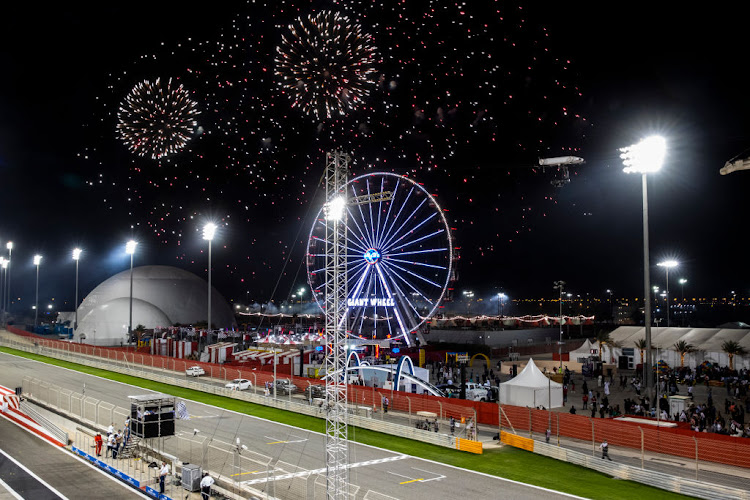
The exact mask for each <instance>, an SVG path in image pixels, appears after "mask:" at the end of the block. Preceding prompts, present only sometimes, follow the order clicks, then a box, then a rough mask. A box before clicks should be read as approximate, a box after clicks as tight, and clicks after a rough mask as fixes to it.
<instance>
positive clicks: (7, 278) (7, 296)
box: [5, 241, 13, 325]
mask: <svg viewBox="0 0 750 500" xmlns="http://www.w3.org/2000/svg"><path fill="white" fill-rule="evenodd" d="M5 248H7V249H8V260H7V262H8V269H6V270H5V286H6V288H7V291H6V292H5V312H6V314H7V315H8V316H10V302H11V300H10V260H11V257H12V256H13V242H12V241H9V242H8V243H6V245H5ZM5 324H6V325H7V324H8V321H7V319H6V321H5Z"/></svg>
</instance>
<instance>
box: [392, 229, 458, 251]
mask: <svg viewBox="0 0 750 500" xmlns="http://www.w3.org/2000/svg"><path fill="white" fill-rule="evenodd" d="M443 232H445V229H438V230H437V231H434V232H432V233H430V234H426V235H424V236H420V237H419V238H417V239H414V240H411V241H407V242H406V243H404V244H403V245H399V246H397V247H394V248H389V249H388V251H389V252H395V251H396V250H400V249H401V248H406V247H408V246H409V245H413V244H414V243H419V242H420V241H424V240H426V239H428V238H432V237H433V236H436V235H438V234H442V233H443ZM394 243H398V242H394ZM384 251H385V250H384Z"/></svg>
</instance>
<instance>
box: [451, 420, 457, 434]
mask: <svg viewBox="0 0 750 500" xmlns="http://www.w3.org/2000/svg"><path fill="white" fill-rule="evenodd" d="M454 432H456V419H455V418H453V417H451V436H452V435H453V433H454Z"/></svg>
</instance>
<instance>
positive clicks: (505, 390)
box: [499, 359, 563, 408]
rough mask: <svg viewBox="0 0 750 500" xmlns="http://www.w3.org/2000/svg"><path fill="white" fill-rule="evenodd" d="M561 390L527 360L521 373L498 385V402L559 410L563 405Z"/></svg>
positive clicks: (559, 386)
mask: <svg viewBox="0 0 750 500" xmlns="http://www.w3.org/2000/svg"><path fill="white" fill-rule="evenodd" d="M562 388H563V386H562V384H559V383H557V382H554V381H552V380H550V379H549V378H547V376H546V375H544V374H543V373H542V372H541V371H540V370H539V368H538V367H537V366H536V364H534V360H533V359H529V362H528V364H527V365H526V367H525V368H524V369H523V370H522V371H521V373H519V374H518V375H517V376H516V377H514V378H512V379H510V380H509V381H507V382H503V383H502V384H500V387H499V394H500V402H501V403H502V404H504V405H513V406H530V407H534V408H536V407H538V406H544V407H545V408H559V407H560V406H562V405H563V404H562V400H563V394H562ZM550 400H551V401H550Z"/></svg>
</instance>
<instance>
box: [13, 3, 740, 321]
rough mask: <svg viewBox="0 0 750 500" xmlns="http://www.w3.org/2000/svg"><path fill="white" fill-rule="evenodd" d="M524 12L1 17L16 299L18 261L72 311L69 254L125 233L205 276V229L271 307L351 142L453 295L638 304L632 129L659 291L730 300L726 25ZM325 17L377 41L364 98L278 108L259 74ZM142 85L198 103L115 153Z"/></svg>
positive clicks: (115, 263) (733, 179)
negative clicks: (563, 159)
mask: <svg viewBox="0 0 750 500" xmlns="http://www.w3.org/2000/svg"><path fill="white" fill-rule="evenodd" d="M538 3H539V2H523V3H520V4H519V3H511V2H494V1H471V2H468V1H467V2H456V3H454V2H448V1H432V2H428V1H424V2H416V1H415V2H412V1H409V2H406V1H377V2H375V1H369V2H368V1H359V2H342V3H341V4H340V5H337V3H336V2H315V1H314V2H304V1H298V2H292V1H284V2H281V1H268V2H267V4H264V2H249V3H247V4H246V5H241V4H239V3H235V2H226V5H217V4H204V5H202V6H201V7H200V8H186V7H185V4H184V3H173V2H172V3H168V2H156V3H154V2H129V3H128V4H127V6H118V5H100V6H97V7H96V8H94V9H91V8H86V7H83V6H71V5H62V4H60V5H54V6H51V7H44V8H39V7H38V6H36V5H31V4H23V5H22V3H19V2H16V3H13V4H12V5H9V6H6V8H5V9H6V13H5V15H4V16H3V25H2V29H0V33H1V34H0V36H1V37H2V44H1V47H2V48H1V49H0V50H1V51H2V59H0V61H2V70H3V71H2V78H0V137H2V140H0V179H1V182H2V184H0V185H1V186H2V188H1V191H0V193H1V195H0V243H2V245H3V248H4V245H5V242H6V241H8V240H9V239H11V240H13V241H14V245H15V246H14V251H13V258H14V259H13V275H12V285H13V296H14V297H17V296H20V297H21V299H22V301H23V302H25V303H27V304H31V303H33V294H34V282H33V279H34V268H33V265H32V257H33V255H34V254H35V253H40V254H42V255H43V256H44V261H43V264H42V269H41V272H40V274H41V278H40V291H39V293H40V303H43V302H45V301H47V300H49V299H50V298H51V297H55V299H56V301H57V302H58V303H60V302H63V301H68V302H72V300H73V293H74V282H73V280H74V269H75V267H74V264H73V261H72V259H71V257H70V252H71V250H72V249H73V248H74V247H75V246H80V247H82V248H83V249H84V255H83V257H82V260H81V264H80V265H81V268H80V269H81V274H80V279H81V291H82V293H83V294H84V295H85V294H86V293H87V292H88V291H90V290H91V289H92V288H93V287H95V286H96V285H97V284H98V283H100V282H101V281H102V280H103V279H106V278H107V277H108V276H111V275H112V274H114V273H116V272H119V271H122V270H124V269H127V267H128V265H129V261H128V259H127V256H126V255H125V253H124V243H125V241H126V240H127V239H130V238H131V237H133V238H135V239H137V240H138V241H139V247H138V251H137V253H136V257H135V263H136V265H146V264H166V265H175V266H178V267H181V268H185V269H187V270H190V271H192V272H195V273H196V274H198V275H201V276H205V270H206V260H207V257H206V251H205V249H206V245H205V242H204V241H202V240H201V237H200V230H201V228H202V226H203V224H204V222H205V221H207V219H209V218H210V219H212V220H214V221H216V222H217V223H219V224H220V225H221V227H220V229H219V233H218V236H217V239H216V240H215V241H214V246H213V267H214V274H213V282H214V285H215V287H216V288H217V289H218V290H219V291H220V292H221V293H222V294H223V295H224V296H225V297H226V298H228V299H230V300H237V301H240V302H244V301H245V299H246V298H249V299H250V300H252V301H266V300H268V299H270V298H273V299H275V300H283V299H285V298H287V297H289V295H290V294H291V293H293V291H295V290H296V289H297V288H298V287H299V285H301V284H303V283H304V282H305V274H306V270H305V267H304V259H303V257H304V252H305V247H306V244H307V235H308V233H309V231H310V227H311V224H312V220H313V217H314V215H315V214H316V213H317V211H318V209H319V208H320V206H321V204H322V192H321V189H319V187H318V186H319V179H320V176H321V174H322V171H323V166H324V159H323V158H324V153H325V152H326V151H328V150H330V149H332V148H334V147H341V148H343V149H345V150H347V151H349V152H350V153H351V154H352V157H353V159H354V164H353V166H352V175H358V174H363V173H368V172H377V171H388V172H395V173H398V174H404V175H408V176H409V177H410V178H412V179H414V180H416V181H417V182H420V183H423V184H424V186H425V188H426V189H427V190H428V191H429V192H430V193H433V194H434V195H435V196H436V198H437V200H438V202H439V203H440V204H441V206H442V207H443V208H444V209H447V210H448V212H447V216H448V218H449V222H450V224H451V226H453V227H455V228H456V230H455V233H454V237H455V244H456V246H458V247H460V248H461V250H460V255H461V258H460V261H459V262H458V268H457V269H458V277H459V280H458V282H457V283H456V284H455V288H456V291H457V294H458V293H460V291H462V290H466V289H471V290H474V291H476V292H478V293H480V294H487V295H490V294H492V293H493V292H494V293H496V292H497V291H498V290H499V289H500V287H502V289H503V290H504V291H505V292H506V293H507V294H508V295H509V296H510V297H530V296H534V297H542V296H546V297H552V296H553V295H554V294H555V291H554V290H553V289H552V282H553V281H555V280H560V279H562V280H565V281H566V282H567V283H568V287H569V289H570V291H572V292H574V293H579V294H583V293H590V294H592V295H599V296H604V291H605V290H606V289H613V290H614V291H615V294H616V295H619V296H636V295H639V294H640V293H642V253H641V252H642V250H641V245H642V240H641V231H642V226H641V180H640V176H634V175H627V174H624V173H623V172H622V164H621V161H620V159H619V157H618V151H617V148H619V147H622V146H626V145H629V144H632V143H634V142H637V141H638V140H639V139H640V138H642V137H645V136H646V135H650V134H652V133H660V134H662V135H664V136H665V137H666V138H667V140H668V147H669V152H668V155H667V160H666V163H665V167H664V168H663V169H662V171H661V172H659V173H658V174H656V175H653V176H652V177H651V180H650V184H649V202H650V217H651V233H650V234H651V255H652V260H653V262H654V263H655V262H657V261H658V260H661V259H663V258H667V257H670V258H675V259H677V260H679V261H680V262H681V267H680V268H679V270H676V271H674V273H673V274H671V275H670V281H671V279H672V278H673V277H674V279H675V281H674V282H672V286H673V287H674V288H673V289H675V288H676V284H675V283H676V279H677V278H679V277H685V278H687V279H688V280H689V281H688V283H689V284H688V286H687V288H686V291H685V293H686V295H698V296H712V295H713V296H716V295H719V296H720V295H725V294H729V293H730V291H731V290H737V291H738V293H739V294H741V295H742V294H747V293H748V292H750V290H749V289H748V282H749V278H750V271H749V269H750V266H748V263H747V262H746V260H747V259H746V257H743V255H746V254H747V251H746V250H745V249H746V248H747V244H748V238H747V224H746V223H745V222H744V221H745V217H746V214H747V206H748V205H747V201H746V195H745V194H746V193H747V192H748V190H749V189H750V172H748V171H745V172H735V173H733V174H730V175H729V176H726V177H724V176H720V175H719V169H720V168H721V167H722V166H723V164H724V162H726V161H727V160H729V159H732V158H733V157H735V156H737V155H741V154H743V153H744V155H745V156H747V155H750V151H749V148H750V120H748V119H747V116H748V112H750V98H748V92H747V86H746V82H745V81H744V78H743V75H744V64H743V63H744V60H743V59H742V57H743V55H744V54H745V53H746V51H747V48H748V45H749V44H748V42H747V39H746V36H745V34H744V29H743V28H744V27H743V25H742V21H741V19H742V16H740V15H738V13H737V12H732V11H731V10H730V9H728V8H727V10H724V11H721V10H718V11H717V10H708V9H707V7H706V6H703V10H700V11H698V10H694V9H693V10H690V9H688V8H687V7H686V6H685V5H684V4H674V5H672V6H670V5H667V4H663V5H662V4H659V3H656V4H654V3H653V2H650V3H647V2H635V3H633V2H631V3H629V4H627V6H624V5H623V6H622V8H623V9H624V8H627V10H622V11H619V10H618V11H615V9H613V7H612V5H608V4H601V3H599V2H588V1H587V2H575V3H574V4H569V5H566V6H565V7H563V5H562V3H560V2H554V3H550V5H544V6H539V5H537V4H538ZM712 8H714V6H712ZM324 10H329V11H337V12H340V13H341V14H342V15H344V16H347V17H348V18H349V19H350V20H352V21H353V22H356V23H358V24H359V25H360V27H361V30H362V32H364V33H366V34H368V35H371V36H372V40H373V44H374V46H375V47H376V56H375V61H374V63H373V67H374V69H375V71H374V72H373V73H372V75H371V78H372V82H371V85H370V87H369V91H368V92H369V95H367V96H366V97H364V98H363V99H362V102H361V104H360V105H358V106H357V107H356V109H354V110H353V111H351V112H349V113H347V115H346V116H344V117H341V118H335V119H326V118H323V119H319V118H316V117H315V116H310V115H308V114H305V113H304V112H303V111H302V110H300V109H299V107H292V100H291V99H290V95H289V94H290V91H289V89H284V88H283V87H282V86H281V85H280V80H281V78H280V76H279V75H276V74H275V73H274V70H275V66H276V65H275V62H274V59H275V58H276V47H277V46H278V45H279V44H280V43H281V41H282V35H288V33H289V29H288V25H289V24H290V23H293V22H295V20H297V19H298V18H299V17H301V16H302V17H307V16H308V15H311V14H312V15H314V14H316V13H318V12H321V11H324ZM157 77H160V78H161V79H162V80H164V81H166V80H168V79H169V78H172V79H173V80H174V81H175V82H178V83H181V84H183V85H184V87H185V89H187V90H188V91H189V92H190V93H191V96H192V98H193V99H194V100H195V101H196V102H197V104H198V108H199V110H200V114H199V115H198V117H197V123H198V128H197V130H196V132H195V134H194V136H193V137H192V138H191V139H190V140H189V141H188V143H187V145H186V146H185V148H184V149H183V150H182V151H180V152H178V153H176V154H172V155H169V156H167V157H165V158H162V159H160V160H153V159H151V158H142V157H138V156H136V155H133V154H132V153H131V152H129V151H128V148H127V147H126V146H125V145H124V144H123V142H122V141H121V140H120V138H119V137H118V135H117V134H116V124H117V116H116V115H117V109H118V107H119V106H120V103H121V102H122V101H123V100H124V98H125V96H126V95H127V94H128V92H130V90H131V89H132V88H133V87H134V86H135V85H136V84H137V83H139V82H140V81H142V80H144V79H150V80H152V81H153V80H155V79H156V78H157ZM569 154H571V155H575V156H580V157H583V158H585V159H586V163H585V164H584V165H581V166H577V167H576V168H574V169H572V170H571V179H572V180H571V182H570V184H568V185H566V186H565V187H563V188H556V187H554V186H552V185H551V183H550V181H552V180H553V179H554V178H555V177H556V176H559V173H557V172H554V171H551V170H547V171H545V172H543V171H542V170H541V169H539V168H531V167H533V166H534V165H535V164H536V162H537V159H538V158H540V157H550V156H562V155H569ZM743 202H744V203H743ZM653 269H654V272H653V273H652V282H653V283H654V284H658V285H662V286H663V282H664V276H663V274H662V273H661V272H659V271H656V269H657V268H656V267H654V268H653ZM272 294H273V297H272ZM61 308H62V309H66V308H65V307H61ZM71 308H72V307H67V309H71Z"/></svg>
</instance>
